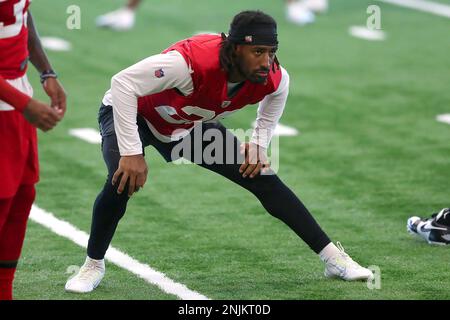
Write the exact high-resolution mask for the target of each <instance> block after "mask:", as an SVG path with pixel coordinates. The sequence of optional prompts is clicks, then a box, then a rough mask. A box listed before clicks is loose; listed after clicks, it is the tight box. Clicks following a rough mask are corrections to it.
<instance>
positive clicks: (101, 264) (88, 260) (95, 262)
mask: <svg viewBox="0 0 450 320" xmlns="http://www.w3.org/2000/svg"><path fill="white" fill-rule="evenodd" d="M88 263H89V264H93V265H95V266H96V267H98V268H101V269H105V259H100V260H95V259H92V258H89V256H86V261H85V262H84V264H88Z"/></svg>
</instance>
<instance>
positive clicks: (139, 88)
mask: <svg viewBox="0 0 450 320" xmlns="http://www.w3.org/2000/svg"><path fill="white" fill-rule="evenodd" d="M171 88H178V90H180V91H181V92H182V93H183V94H185V95H188V94H190V93H191V92H192V90H193V85H192V78H191V75H190V73H189V68H188V65H187V63H186V61H185V60H184V58H183V57H182V56H181V54H180V53H178V52H176V51H171V52H168V53H166V54H158V55H154V56H151V57H149V58H147V59H144V60H142V61H140V62H138V63H136V64H135V65H133V66H131V67H129V68H127V69H125V70H123V71H121V72H119V73H118V74H116V75H115V76H114V77H113V78H112V81H111V95H112V100H113V106H112V107H113V115H114V128H115V132H116V136H117V142H118V145H119V152H120V155H121V158H120V161H119V168H118V169H117V171H116V172H115V173H114V176H113V179H112V183H113V185H115V184H116V182H118V183H119V186H118V188H117V192H118V193H119V194H120V193H122V192H123V190H124V189H125V186H126V184H127V182H129V185H128V196H131V195H132V194H133V193H134V192H135V191H137V190H138V189H139V188H140V187H143V186H144V184H145V182H146V179H147V171H148V169H147V165H146V163H145V159H144V157H143V156H142V143H141V140H140V139H139V132H138V126H137V123H136V118H137V102H138V98H139V97H142V96H145V95H150V94H154V93H158V92H162V91H164V90H167V89H171Z"/></svg>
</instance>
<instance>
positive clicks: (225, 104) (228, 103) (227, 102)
mask: <svg viewBox="0 0 450 320" xmlns="http://www.w3.org/2000/svg"><path fill="white" fill-rule="evenodd" d="M230 104H231V101H223V102H222V108H226V107H229V106H230Z"/></svg>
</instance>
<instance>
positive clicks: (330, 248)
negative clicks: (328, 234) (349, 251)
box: [319, 242, 341, 262]
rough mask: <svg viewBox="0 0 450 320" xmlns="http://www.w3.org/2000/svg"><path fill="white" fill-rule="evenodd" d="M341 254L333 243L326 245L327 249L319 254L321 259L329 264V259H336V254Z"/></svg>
mask: <svg viewBox="0 0 450 320" xmlns="http://www.w3.org/2000/svg"><path fill="white" fill-rule="evenodd" d="M340 252H341V251H340V250H339V248H338V247H336V246H335V245H334V243H333V242H330V243H329V244H327V245H326V247H325V248H323V249H322V251H320V252H319V257H320V259H321V260H322V261H323V262H327V261H328V259H330V258H331V257H334V256H335V255H336V254H338V253H340Z"/></svg>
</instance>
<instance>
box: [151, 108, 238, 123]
mask: <svg viewBox="0 0 450 320" xmlns="http://www.w3.org/2000/svg"><path fill="white" fill-rule="evenodd" d="M155 109H156V111H157V112H158V113H159V115H160V116H161V118H163V119H164V120H166V121H167V122H168V123H173V124H182V123H192V122H194V121H193V120H189V119H185V118H183V117H182V116H181V115H179V114H178V113H177V110H176V109H175V108H174V107H171V106H159V107H156V108H155ZM181 110H182V111H183V112H184V113H186V114H187V115H190V116H191V115H194V116H197V117H200V118H201V119H198V120H195V121H201V122H207V121H214V120H217V119H222V118H225V117H226V116H228V115H230V114H232V113H234V112H236V111H237V110H238V109H236V110H233V111H225V112H222V113H219V114H217V115H216V113H215V112H214V111H212V110H208V109H203V108H200V107H192V106H186V107H183V108H182V109H181ZM173 116H177V118H179V119H176V118H174V117H173Z"/></svg>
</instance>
